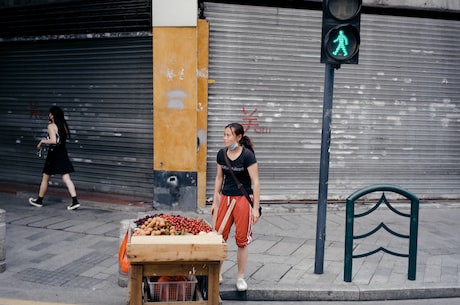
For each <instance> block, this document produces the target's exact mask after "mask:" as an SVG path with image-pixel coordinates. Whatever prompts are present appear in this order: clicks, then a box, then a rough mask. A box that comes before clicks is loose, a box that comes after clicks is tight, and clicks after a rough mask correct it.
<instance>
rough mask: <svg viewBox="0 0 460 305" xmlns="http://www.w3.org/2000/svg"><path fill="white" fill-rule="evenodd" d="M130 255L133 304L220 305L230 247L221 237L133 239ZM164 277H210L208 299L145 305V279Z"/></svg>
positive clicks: (133, 237)
mask: <svg viewBox="0 0 460 305" xmlns="http://www.w3.org/2000/svg"><path fill="white" fill-rule="evenodd" d="M127 255H128V260H129V262H130V264H131V270H130V277H129V299H130V305H141V304H151V305H153V304H157V305H158V304H161V305H174V304H195V305H205V304H212V305H216V304H219V271H220V264H221V261H224V260H225V259H226V258H227V244H226V243H225V242H224V241H223V240H222V236H221V235H217V234H204V235H177V236H168V235H166V236H132V237H131V239H130V241H129V243H128V245H127ZM163 275H166V276H170V275H174V276H176V275H183V276H190V275H195V276H199V275H205V276H208V300H207V301H189V302H187V301H186V302H181V301H180V302H171V301H168V302H143V300H142V280H143V277H144V276H163Z"/></svg>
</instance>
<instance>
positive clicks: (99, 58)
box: [0, 37, 153, 196]
mask: <svg viewBox="0 0 460 305" xmlns="http://www.w3.org/2000/svg"><path fill="white" fill-rule="evenodd" d="M151 45H152V44H151V37H144V38H129V39H106V40H74V41H69V40H62V41H46V42H45V41H43V42H36V43H33V42H26V43H21V44H18V43H16V44H14V43H8V44H3V45H0V54H1V58H0V70H1V73H0V78H1V81H0V92H1V94H0V101H1V102H0V108H1V121H2V124H1V132H0V142H1V147H2V148H1V150H0V151H1V155H2V158H1V161H0V162H1V163H2V165H1V167H2V171H1V174H0V179H1V180H9V181H20V182H26V183H28V182H31V183H37V181H39V179H40V176H41V175H40V173H41V169H42V167H43V161H44V160H43V159H37V158H34V151H35V149H34V147H35V145H36V142H37V141H38V139H39V138H41V137H44V136H46V123H47V115H48V109H49V107H50V106H51V105H52V104H57V105H58V106H60V107H61V108H63V110H64V112H65V114H66V116H67V118H68V123H69V125H70V129H71V130H72V138H71V139H70V140H69V142H68V144H67V145H68V150H69V155H70V157H71V160H72V161H73V164H74V167H75V170H76V172H75V173H74V174H73V175H72V177H73V180H74V182H75V184H76V185H77V188H79V189H87V190H95V191H103V192H113V193H119V194H137V195H148V196H151V195H152V192H153V190H152V179H153V178H152V177H153V175H152V160H153V150H152V147H153V136H152V133H153V122H152V120H153V119H152V118H153V116H152V111H153V110H152V108H153V107H152V46H151ZM53 183H61V182H60V177H55V178H54V180H53Z"/></svg>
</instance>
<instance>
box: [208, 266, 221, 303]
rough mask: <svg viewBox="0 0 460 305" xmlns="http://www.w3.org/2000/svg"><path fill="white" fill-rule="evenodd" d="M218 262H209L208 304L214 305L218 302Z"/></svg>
mask: <svg viewBox="0 0 460 305" xmlns="http://www.w3.org/2000/svg"><path fill="white" fill-rule="evenodd" d="M219 271H220V262H209V275H208V304H211V305H215V304H219V302H220V295H219Z"/></svg>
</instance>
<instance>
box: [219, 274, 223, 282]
mask: <svg viewBox="0 0 460 305" xmlns="http://www.w3.org/2000/svg"><path fill="white" fill-rule="evenodd" d="M223 281H224V279H223V277H222V273H219V284H222V282H223Z"/></svg>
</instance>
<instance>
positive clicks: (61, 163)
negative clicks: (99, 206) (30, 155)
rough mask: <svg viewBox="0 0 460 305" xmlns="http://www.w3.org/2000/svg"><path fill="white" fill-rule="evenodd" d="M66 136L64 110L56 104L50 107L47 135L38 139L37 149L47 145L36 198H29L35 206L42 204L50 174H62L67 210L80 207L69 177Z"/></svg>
mask: <svg viewBox="0 0 460 305" xmlns="http://www.w3.org/2000/svg"><path fill="white" fill-rule="evenodd" d="M67 137H68V138H70V131H69V126H68V125H67V122H66V120H65V118H64V112H63V111H62V109H61V108H59V107H58V106H53V107H51V108H50V113H49V124H48V137H47V138H46V139H42V140H40V142H38V144H37V149H39V150H40V149H41V146H42V145H43V144H45V145H49V148H48V156H47V157H46V161H45V166H44V167H43V177H42V182H41V184H40V190H39V192H38V198H36V199H35V198H29V204H30V205H33V206H35V207H42V206H43V197H45V193H46V190H47V188H48V183H49V180H50V178H51V176H52V175H56V174H60V175H62V181H63V182H64V183H65V185H66V186H67V189H68V190H69V193H70V196H71V197H72V204H71V205H69V206H68V207H67V209H68V210H75V209H78V208H79V207H80V203H79V202H78V199H77V192H76V191H75V185H74V184H73V182H72V179H70V173H72V172H74V168H73V165H72V162H70V159H69V156H68V154H67V149H66V146H65V145H66V141H67Z"/></svg>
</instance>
